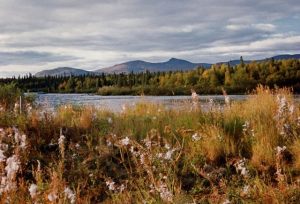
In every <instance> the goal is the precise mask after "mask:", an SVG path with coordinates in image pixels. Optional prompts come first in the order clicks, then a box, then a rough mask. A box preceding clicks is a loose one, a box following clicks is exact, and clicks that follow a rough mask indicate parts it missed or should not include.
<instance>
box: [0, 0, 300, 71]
mask: <svg viewBox="0 0 300 204" xmlns="http://www.w3.org/2000/svg"><path fill="white" fill-rule="evenodd" d="M296 53H300V1H299V0H184V1H183V0H144V1H142V0H76V1H75V0H0V77H9V76H13V75H15V76H18V75H23V74H27V73H32V74H34V73H36V72H38V71H41V70H44V69H52V68H56V67H62V66H68V67H76V68H82V69H86V70H96V69H100V68H104V67H107V66H111V65H114V64H118V63H122V62H125V61H130V60H145V61H150V62H160V61H167V60H168V59H169V58H172V57H175V58H180V59H185V60H189V61H191V62H207V63H215V62H220V61H228V60H232V59H239V57H240V56H243V57H244V59H263V58H266V57H271V56H274V55H277V54H296Z"/></svg>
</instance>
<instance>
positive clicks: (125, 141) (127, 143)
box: [121, 137, 130, 146]
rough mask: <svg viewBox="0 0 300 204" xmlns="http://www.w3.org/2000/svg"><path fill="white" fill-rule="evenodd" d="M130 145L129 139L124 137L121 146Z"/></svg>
mask: <svg viewBox="0 0 300 204" xmlns="http://www.w3.org/2000/svg"><path fill="white" fill-rule="evenodd" d="M129 143H130V139H129V138H128V137H125V138H124V139H122V140H121V144H122V145H123V146H127V145H129Z"/></svg>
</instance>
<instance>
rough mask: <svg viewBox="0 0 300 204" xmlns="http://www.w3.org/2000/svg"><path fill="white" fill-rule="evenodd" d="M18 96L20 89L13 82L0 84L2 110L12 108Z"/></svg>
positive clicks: (0, 105)
mask: <svg viewBox="0 0 300 204" xmlns="http://www.w3.org/2000/svg"><path fill="white" fill-rule="evenodd" d="M20 96H21V91H20V89H19V88H17V87H16V85H15V84H14V83H10V84H5V85H2V86H0V107H1V108H3V109H4V110H13V109H14V107H15V103H16V102H18V100H19V97H20Z"/></svg>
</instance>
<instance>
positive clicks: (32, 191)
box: [28, 184, 38, 198]
mask: <svg viewBox="0 0 300 204" xmlns="http://www.w3.org/2000/svg"><path fill="white" fill-rule="evenodd" d="M37 189H38V187H37V185H36V184H31V185H30V187H29V188H28V190H29V193H30V196H31V198H34V197H35V196H36V195H37Z"/></svg>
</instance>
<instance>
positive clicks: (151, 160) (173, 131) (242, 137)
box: [0, 85, 300, 204]
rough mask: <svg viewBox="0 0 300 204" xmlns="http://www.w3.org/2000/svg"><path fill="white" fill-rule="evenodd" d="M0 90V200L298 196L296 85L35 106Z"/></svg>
mask: <svg viewBox="0 0 300 204" xmlns="http://www.w3.org/2000/svg"><path fill="white" fill-rule="evenodd" d="M20 96H22V93H21V91H20V90H19V89H18V88H16V87H15V86H13V85H4V86H1V87H0V175H1V180H0V182H1V183H0V203H71V204H72V203H120V204H121V203H223V204H229V203H299V200H300V109H299V108H300V106H299V104H297V103H296V102H295V101H294V100H293V94H292V91H291V90H290V89H288V88H283V89H269V88H268V87H263V86H258V87H257V88H256V89H255V90H254V91H253V92H252V93H251V94H250V97H249V98H248V99H247V100H246V101H243V102H232V101H230V98H229V96H227V95H224V100H225V102H226V105H225V106H220V105H219V104H217V103H216V102H214V101H213V100H211V101H209V110H202V109H201V108H200V105H201V104H200V102H199V100H198V99H199V97H201V96H199V95H197V94H196V93H195V92H194V93H193V94H192V96H191V98H192V102H187V104H186V108H185V109H183V110H182V109H181V110H176V109H167V108H165V107H163V106H160V105H157V104H149V103H148V104H147V103H140V104H137V105H136V106H135V107H134V108H128V107H126V106H124V107H123V110H122V112H120V113H114V112H110V111H107V110H100V109H96V108H94V107H91V106H71V105H66V106H62V107H60V108H58V109H57V110H56V111H54V112H47V111H45V110H43V109H41V108H39V107H37V106H36V104H35V103H34V99H33V98H32V97H30V96H23V102H22V104H21V107H20V103H19V97H20Z"/></svg>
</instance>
